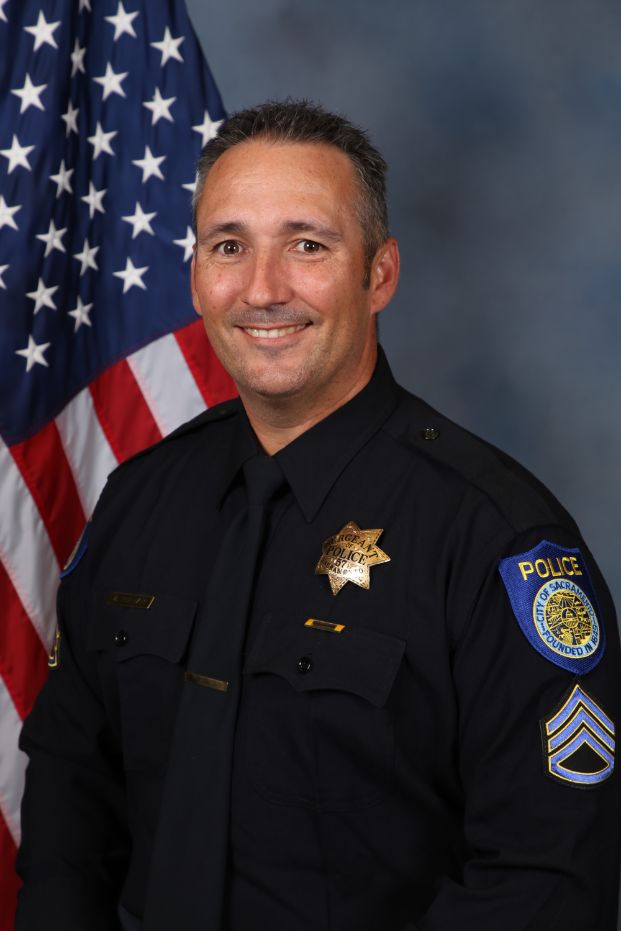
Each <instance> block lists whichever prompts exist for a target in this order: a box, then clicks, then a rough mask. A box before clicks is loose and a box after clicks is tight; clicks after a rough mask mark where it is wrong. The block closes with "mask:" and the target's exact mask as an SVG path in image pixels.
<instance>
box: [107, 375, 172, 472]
mask: <svg viewBox="0 0 621 931" xmlns="http://www.w3.org/2000/svg"><path fill="white" fill-rule="evenodd" d="M171 390H174V386H171ZM90 392H91V395H92V396H93V402H94V404H95V411H96V412H97V417H98V418H99V422H100V424H101V427H102V430H103V431H104V433H105V435H106V438H107V440H108V443H109V444H110V447H111V449H112V452H113V453H114V455H115V456H116V458H117V459H118V460H119V462H122V461H123V460H124V459H127V458H128V457H129V456H133V455H134V453H137V452H140V450H141V449H144V448H145V446H151V445H152V444H153V443H157V441H158V440H161V438H162V434H161V432H160V430H159V428H158V426H157V424H156V422H155V420H154V419H153V415H152V413H151V410H150V408H149V406H148V404H147V402H146V401H145V399H144V395H143V393H142V391H141V390H140V388H139V386H138V382H137V381H136V379H135V378H134V376H133V373H132V370H131V369H130V367H129V365H128V364H127V362H125V360H122V361H121V362H117V363H116V364H115V365H113V366H111V367H110V368H109V369H107V370H106V371H105V372H104V373H103V374H102V375H100V376H99V377H98V378H96V379H95V381H94V382H92V383H91V385H90Z"/></svg>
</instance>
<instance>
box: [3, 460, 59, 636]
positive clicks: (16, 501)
mask: <svg viewBox="0 0 621 931" xmlns="http://www.w3.org/2000/svg"><path fill="white" fill-rule="evenodd" d="M0 514H1V515H2V519H1V520H0V559H2V562H3V564H4V567H5V569H6V571H7V574H8V576H9V578H10V579H11V582H12V583H13V586H14V587H15V590H16V592H17V594H18V595H19V598H20V601H21V603H22V605H23V606H24V610H25V611H26V614H28V616H29V617H30V620H31V621H32V624H33V626H34V628H35V630H36V631H37V633H38V635H39V637H40V638H41V641H42V643H43V644H44V646H45V649H46V651H47V650H49V647H50V644H51V640H52V634H53V632H54V628H55V625H56V610H55V601H56V589H57V588H58V562H57V561H56V557H55V555H54V551H53V549H52V545H51V543H50V540H49V537H48V535H47V531H46V530H45V527H44V525H43V522H42V520H41V517H40V515H39V512H38V510H37V507H36V505H35V503H34V501H33V500H32V498H31V497H30V492H29V491H28V488H27V487H26V485H25V484H24V480H23V479H22V476H21V472H20V471H19V469H18V468H17V466H16V464H15V460H14V459H13V457H12V456H11V454H10V452H9V450H8V448H7V446H6V445H5V443H3V442H2V441H0Z"/></svg>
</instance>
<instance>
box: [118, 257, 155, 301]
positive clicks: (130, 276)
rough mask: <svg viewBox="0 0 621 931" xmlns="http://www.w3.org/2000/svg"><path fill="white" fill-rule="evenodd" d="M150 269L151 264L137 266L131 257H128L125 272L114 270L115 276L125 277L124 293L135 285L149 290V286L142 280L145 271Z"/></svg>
mask: <svg viewBox="0 0 621 931" xmlns="http://www.w3.org/2000/svg"><path fill="white" fill-rule="evenodd" d="M148 271H149V266H148V265H144V266H143V267H142V268H136V266H135V265H134V263H133V262H132V260H131V259H130V258H128V259H127V262H126V263H125V271H123V272H113V274H114V277H115V278H122V279H123V294H125V292H126V291H129V289H130V288H132V287H133V286H134V285H136V286H137V287H139V288H142V289H143V291H146V290H147V286H146V284H145V283H144V281H143V280H142V276H143V275H144V273H145V272H148Z"/></svg>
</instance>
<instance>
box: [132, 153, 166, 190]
mask: <svg viewBox="0 0 621 931" xmlns="http://www.w3.org/2000/svg"><path fill="white" fill-rule="evenodd" d="M165 158H166V156H165V155H158V156H156V155H153V153H152V152H151V149H150V148H149V146H148V145H147V146H145V150H144V158H136V159H132V165H137V166H138V168H142V183H143V184H144V183H145V181H148V180H149V178H150V177H152V176H153V177H154V178H160V179H161V180H162V181H163V180H164V175H163V174H162V172H161V170H160V165H161V164H162V162H163V161H164V159H165Z"/></svg>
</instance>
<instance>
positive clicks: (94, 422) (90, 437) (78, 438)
mask: <svg viewBox="0 0 621 931" xmlns="http://www.w3.org/2000/svg"><path fill="white" fill-rule="evenodd" d="M56 426H57V427H58V432H59V433H60V439H61V442H62V444H63V449H64V451H65V455H66V456H67V460H68V462H69V466H70V468H71V471H72V473H73V477H74V479H75V483H76V485H77V488H78V494H79V496H80V501H81V502H82V507H83V509H84V513H85V514H86V516H87V517H90V516H91V514H92V513H93V509H94V507H95V505H96V504H97V498H98V497H99V495H100V493H101V490H102V488H103V487H104V485H105V484H106V478H107V477H108V475H109V474H110V472H112V470H113V469H115V468H116V466H117V465H118V461H117V459H116V457H115V455H114V453H113V452H112V449H111V447H110V444H109V443H108V440H107V439H106V435H105V433H104V432H103V430H102V428H101V424H100V423H99V420H98V419H97V414H96V412H95V405H94V404H93V397H92V395H91V393H90V391H89V389H88V388H84V390H83V391H80V393H79V394H78V395H76V397H75V398H74V399H73V400H72V401H71V402H70V403H69V404H67V406H66V407H65V409H64V410H63V411H62V412H61V413H60V414H59V415H58V417H57V418H56Z"/></svg>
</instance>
